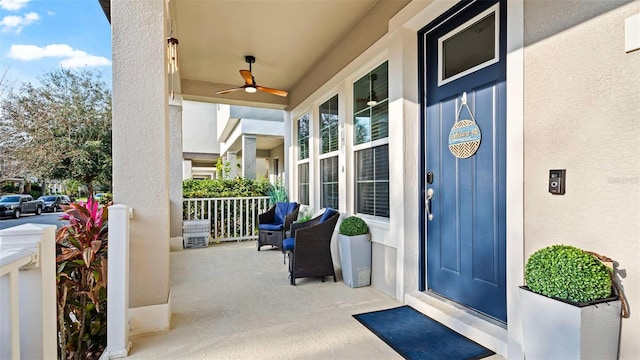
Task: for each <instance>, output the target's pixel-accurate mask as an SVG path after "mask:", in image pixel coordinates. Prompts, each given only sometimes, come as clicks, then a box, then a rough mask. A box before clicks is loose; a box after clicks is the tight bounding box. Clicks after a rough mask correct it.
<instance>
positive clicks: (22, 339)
mask: <svg viewBox="0 0 640 360" xmlns="http://www.w3.org/2000/svg"><path fill="white" fill-rule="evenodd" d="M55 229H56V227H55V226H54V225H40V224H25V225H20V226H16V227H12V228H9V229H5V230H0V253H1V254H3V255H4V256H3V258H5V259H6V260H10V258H11V257H16V256H15V255H18V254H19V255H20V257H22V258H23V259H24V258H25V256H26V257H27V258H30V261H28V262H27V261H22V263H24V264H25V265H23V266H22V267H20V270H19V273H18V275H17V276H16V275H15V272H11V273H9V276H2V278H1V279H0V294H2V296H0V312H1V314H0V319H1V320H0V323H1V325H0V358H2V359H5V358H7V359H9V358H14V357H16V356H18V357H19V358H22V359H49V358H56V356H57V345H56V342H57V328H56V242H55ZM14 264H15V262H14ZM7 266H8V267H9V266H10V265H9V264H8V263H7ZM3 273H4V271H3ZM11 278H13V279H12V280H13V281H11ZM11 282H13V283H14V285H13V286H11V284H10V283H11ZM16 291H17V292H18V298H19V306H18V308H19V310H18V311H17V313H18V314H17V315H18V319H19V320H18V324H15V325H16V327H15V328H14V329H19V331H15V330H12V327H13V326H12V325H11V324H10V322H11V320H12V318H13V319H15V316H16V314H8V312H9V311H11V310H10V309H11V307H12V305H11V304H10V302H11V301H10V298H11V297H13V298H15V297H16V294H15V292H16ZM11 332H17V333H19V335H18V334H15V333H14V334H13V335H12V334H11ZM16 335H18V337H19V344H20V345H19V348H18V349H16V348H15V346H13V347H12V345H11V344H12V343H13V344H17V343H18V340H17V339H15V336H16ZM12 337H13V339H12ZM12 340H13V341H12Z"/></svg>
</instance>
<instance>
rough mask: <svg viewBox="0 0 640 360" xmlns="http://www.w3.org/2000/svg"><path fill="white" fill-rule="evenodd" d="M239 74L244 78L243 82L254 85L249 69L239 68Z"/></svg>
mask: <svg viewBox="0 0 640 360" xmlns="http://www.w3.org/2000/svg"><path fill="white" fill-rule="evenodd" d="M240 76H242V78H243V79H244V83H245V84H247V85H255V84H254V83H253V76H252V75H251V71H249V70H240Z"/></svg>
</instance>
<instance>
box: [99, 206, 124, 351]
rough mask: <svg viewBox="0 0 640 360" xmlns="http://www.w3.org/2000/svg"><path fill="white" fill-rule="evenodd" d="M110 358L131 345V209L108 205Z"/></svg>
mask: <svg viewBox="0 0 640 360" xmlns="http://www.w3.org/2000/svg"><path fill="white" fill-rule="evenodd" d="M108 252H109V253H108V254H109V263H108V267H109V277H108V284H107V299H108V302H107V348H106V350H105V354H103V357H105V356H106V358H107V359H116V358H122V357H126V356H127V355H128V354H129V350H130V349H131V342H129V207H128V206H126V205H113V206H109V250H108Z"/></svg>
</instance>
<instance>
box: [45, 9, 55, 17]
mask: <svg viewBox="0 0 640 360" xmlns="http://www.w3.org/2000/svg"><path fill="white" fill-rule="evenodd" d="M55 14H56V13H54V12H53V11H51V10H47V15H49V16H53V15H55Z"/></svg>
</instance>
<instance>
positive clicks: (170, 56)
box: [167, 35, 178, 74]
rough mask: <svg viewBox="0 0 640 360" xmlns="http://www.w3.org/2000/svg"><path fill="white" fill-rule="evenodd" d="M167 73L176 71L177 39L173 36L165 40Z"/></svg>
mask: <svg viewBox="0 0 640 360" xmlns="http://www.w3.org/2000/svg"><path fill="white" fill-rule="evenodd" d="M167 71H168V72H169V74H175V73H176V72H177V71H178V39H176V38H174V37H173V35H170V36H169V37H168V38H167Z"/></svg>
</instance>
